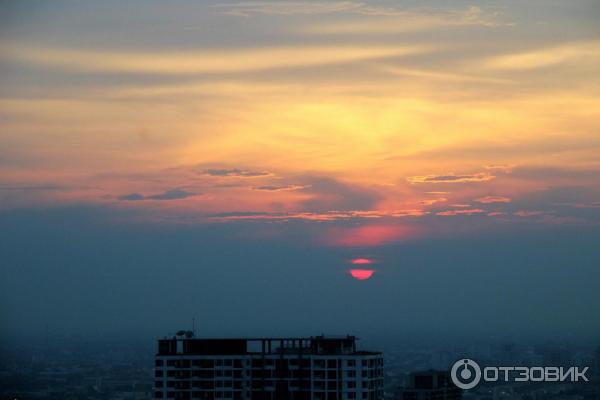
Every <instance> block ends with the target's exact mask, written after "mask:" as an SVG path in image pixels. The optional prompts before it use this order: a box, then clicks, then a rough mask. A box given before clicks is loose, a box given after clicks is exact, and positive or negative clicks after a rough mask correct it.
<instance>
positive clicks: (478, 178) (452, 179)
mask: <svg viewBox="0 0 600 400" xmlns="http://www.w3.org/2000/svg"><path fill="white" fill-rule="evenodd" d="M494 178H495V176H494V175H491V174H489V173H487V172H480V173H477V174H462V175H457V174H454V173H449V174H445V175H421V176H411V177H409V178H407V180H408V181H409V182H410V183H413V184H414V183H464V182H485V181H490V180H492V179H494Z"/></svg>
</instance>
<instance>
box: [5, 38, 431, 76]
mask: <svg viewBox="0 0 600 400" xmlns="http://www.w3.org/2000/svg"><path fill="white" fill-rule="evenodd" d="M428 50H429V47H426V46H414V45H413V46H386V45H380V46H280V47H263V48H238V49H228V50H212V49H195V50H188V51H185V52H181V51H179V52H153V53H147V52H139V51H127V52H125V51H120V52H119V51H104V50H81V49H73V48H57V47H41V46H35V45H28V44H24V43H0V54H1V55H2V58H3V59H4V60H7V61H11V60H16V61H21V62H26V63H30V64H38V65H42V66H46V67H53V68H60V69H65V70H76V71H83V72H126V73H139V74H142V73H143V74H202V73H233V72H243V71H260V70H269V69H276V68H291V67H309V66H317V65H327V64H337V63H348V62H355V61H362V60H371V59H377V58H381V57H391V56H394V57H398V56H402V55H410V54H416V53H423V52H426V51H428Z"/></svg>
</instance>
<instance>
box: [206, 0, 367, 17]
mask: <svg viewBox="0 0 600 400" xmlns="http://www.w3.org/2000/svg"><path fill="white" fill-rule="evenodd" d="M213 7H214V8H215V9H217V10H219V11H220V12H221V13H223V14H227V15H235V16H238V17H250V16H253V15H303V14H304V15H310V14H330V13H338V12H355V13H356V12H361V10H364V8H365V5H364V3H358V2H354V1H331V2H324V1H315V2H312V1H311V2H309V1H248V2H238V3H221V4H216V5H214V6H213Z"/></svg>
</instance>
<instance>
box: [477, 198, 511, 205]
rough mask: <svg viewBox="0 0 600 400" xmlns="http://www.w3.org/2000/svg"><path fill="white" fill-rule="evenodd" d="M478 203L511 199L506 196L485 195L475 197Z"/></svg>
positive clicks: (502, 201)
mask: <svg viewBox="0 0 600 400" xmlns="http://www.w3.org/2000/svg"><path fill="white" fill-rule="evenodd" d="M475 201H476V202H478V203H483V204H490V203H510V202H511V201H512V199H511V198H510V197H506V196H485V197H480V198H478V199H475Z"/></svg>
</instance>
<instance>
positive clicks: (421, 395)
mask: <svg viewBox="0 0 600 400" xmlns="http://www.w3.org/2000/svg"><path fill="white" fill-rule="evenodd" d="M396 399H397V400H460V399H462V390H461V389H459V388H458V387H456V386H455V385H454V384H453V383H452V380H451V379H450V374H449V373H448V372H446V371H435V370H429V371H421V372H413V373H411V374H410V376H409V377H408V382H407V385H406V386H405V387H402V388H400V390H398V393H397V395H396Z"/></svg>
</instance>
